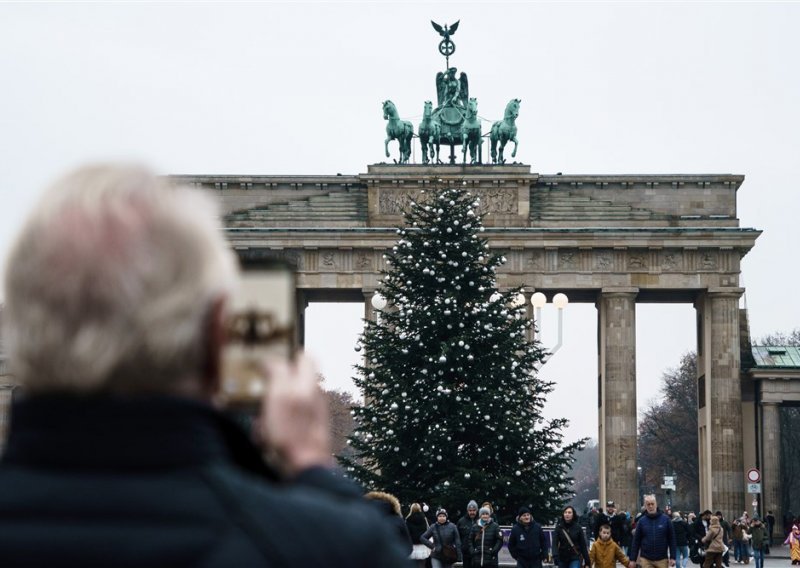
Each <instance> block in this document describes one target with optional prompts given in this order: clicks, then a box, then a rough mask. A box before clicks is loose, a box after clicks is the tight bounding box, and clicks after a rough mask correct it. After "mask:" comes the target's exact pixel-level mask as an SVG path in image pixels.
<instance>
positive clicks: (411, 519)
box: [406, 503, 431, 568]
mask: <svg viewBox="0 0 800 568" xmlns="http://www.w3.org/2000/svg"><path fill="white" fill-rule="evenodd" d="M429 526H430V525H429V524H428V519H426V518H425V513H423V512H422V506H421V505H420V504H419V503H412V504H411V508H410V509H409V511H408V516H407V517H406V528H407V529H408V534H409V536H411V542H412V543H414V548H413V550H412V551H411V559H412V560H415V561H416V565H417V567H418V568H422V567H423V566H425V560H426V559H427V558H428V557H429V556H430V555H431V549H430V548H428V547H427V546H426V545H424V544H422V541H421V540H420V539H421V538H422V535H423V534H425V531H427V530H428V527H429Z"/></svg>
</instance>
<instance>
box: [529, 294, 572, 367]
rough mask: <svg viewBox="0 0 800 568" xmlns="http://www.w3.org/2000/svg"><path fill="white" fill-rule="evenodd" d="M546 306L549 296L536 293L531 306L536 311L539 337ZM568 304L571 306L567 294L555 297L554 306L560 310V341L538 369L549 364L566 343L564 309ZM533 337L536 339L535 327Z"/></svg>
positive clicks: (535, 320) (548, 352) (549, 350)
mask: <svg viewBox="0 0 800 568" xmlns="http://www.w3.org/2000/svg"><path fill="white" fill-rule="evenodd" d="M545 304H547V296H545V295H544V294H543V293H542V292H536V293H535V294H533V295H532V296H531V305H532V306H533V307H534V308H535V309H536V316H535V318H534V324H535V325H538V326H539V327H540V330H539V335H541V324H542V308H543V307H544V306H545ZM567 304H569V298H568V297H567V295H566V294H564V293H562V292H559V293H558V294H556V295H555V296H553V305H554V306H555V307H556V308H557V309H558V341H557V342H556V344H555V345H554V346H553V348H552V349H548V350H547V354H546V355H545V356H544V358H543V359H542V361H541V363H540V364H539V366H538V367H537V368H540V367H541V366H542V365H544V364H545V363H547V361H549V360H550V357H552V356H553V355H555V353H556V351H558V350H559V349H561V346H562V345H563V343H564V341H563V339H564V308H566V307H567ZM533 337H534V339H536V329H535V327H534V336H533Z"/></svg>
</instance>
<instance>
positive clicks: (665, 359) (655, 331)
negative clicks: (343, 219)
mask: <svg viewBox="0 0 800 568" xmlns="http://www.w3.org/2000/svg"><path fill="white" fill-rule="evenodd" d="M431 19H434V20H435V21H437V22H439V23H442V24H444V23H448V24H452V23H453V22H454V21H456V20H459V19H460V20H461V24H460V27H459V29H458V32H457V33H456V34H455V35H454V36H453V40H454V41H455V43H456V46H457V51H456V53H455V54H454V55H453V57H452V58H451V64H452V65H455V66H457V67H458V68H459V70H460V71H465V72H466V73H467V74H468V75H469V82H470V96H474V97H477V98H478V105H479V107H478V108H479V114H480V115H481V116H482V117H484V118H486V119H488V120H496V119H499V118H502V113H503V108H504V107H505V103H506V102H507V101H508V100H509V99H510V98H520V99H522V104H521V108H520V116H519V119H518V120H517V126H518V129H519V134H518V137H519V140H520V145H519V152H518V154H517V160H519V161H521V162H524V163H526V164H530V165H531V167H532V171H533V172H538V173H543V174H553V173H555V172H563V173H564V174H672V173H675V174H685V173H698V174H705V173H707V174H714V173H733V174H743V175H745V176H746V177H745V182H744V184H743V185H742V187H741V189H740V190H739V210H738V213H739V218H740V219H741V225H742V226H743V227H754V228H757V229H762V230H764V234H763V235H762V237H761V238H760V239H759V240H758V242H757V244H756V247H755V249H754V250H753V251H752V252H751V253H750V254H748V255H747V257H745V259H744V261H743V273H742V283H743V284H744V285H745V286H746V288H747V296H746V301H747V305H748V307H749V309H750V325H751V330H752V334H753V335H754V336H756V337H758V336H760V335H764V334H766V333H769V332H773V331H788V330H790V329H793V328H795V327H798V326H800V302H798V299H797V293H796V287H797V286H796V284H797V282H798V277H800V270H798V266H800V262H798V257H797V243H798V232H799V230H798V225H799V223H798V221H797V211H798V206H799V205H800V197H798V193H799V192H800V188H798V187H796V186H795V185H794V184H795V179H794V176H795V175H797V173H798V157H800V143H799V141H800V112H799V111H798V109H797V105H798V104H800V79H798V71H797V57H798V54H799V53H800V34H798V33H797V30H798V28H800V5H798V4H797V3H766V2H759V3H757V4H756V3H752V4H748V3H735V4H734V3H699V2H691V3H663V4H662V3H635V2H628V3H599V2H596V3H595V2H593V3H507V4H503V3H491V4H489V3H468V4H467V3H464V4H459V3H447V4H431V3H425V4H411V3H408V2H403V3H377V2H376V3H337V2H331V3H327V2H324V3H296V2H295V3H292V4H266V3H243V4H233V3H230V2H226V3H224V4H215V3H202V4H191V3H187V4H159V3H102V4H101V3H92V4H78V3H66V2H61V3H57V4H56V3H53V4H48V3H37V4H30V3H28V4H0V85H2V94H0V102H2V104H0V192H2V193H0V195H1V196H2V199H1V200H0V261H3V260H4V259H5V257H6V254H7V249H8V246H9V243H10V240H11V239H12V236H13V234H14V233H15V232H16V231H17V230H18V229H19V226H20V223H21V220H22V218H23V217H24V215H25V213H26V211H27V210H28V209H29V208H30V207H31V205H32V203H33V201H34V199H35V198H36V196H37V194H38V193H39V192H40V190H41V188H42V187H43V186H44V185H45V184H46V183H47V182H48V181H50V180H52V179H53V178H54V177H55V176H57V175H58V174H59V173H61V172H63V171H64V170H65V169H68V168H71V167H74V166H76V165H78V164H80V163H83V162H85V161H88V160H101V159H135V160H142V161H145V162H148V163H150V164H152V165H153V166H154V167H155V168H156V169H157V171H159V172H160V173H164V174H329V175H330V174H336V173H337V172H341V173H345V174H357V173H360V172H365V171H366V168H367V164H371V163H376V162H380V161H383V160H384V157H383V153H382V152H383V138H384V128H385V123H384V121H383V119H382V112H381V102H382V101H383V100H385V99H387V98H388V99H392V100H393V101H394V102H395V103H396V105H397V107H398V109H399V111H400V114H401V115H402V117H403V118H406V119H410V120H412V121H413V122H414V123H415V124H417V123H418V122H419V116H420V115H421V113H422V105H423V102H424V101H425V100H430V99H433V100H435V74H436V72H437V71H440V70H442V69H443V67H444V61H443V58H442V57H441V56H440V55H439V54H438V52H437V49H436V46H437V43H438V41H439V39H440V38H439V37H438V36H437V35H436V33H435V32H434V31H433V29H432V28H431V25H430V22H429V20H431ZM392 149H393V151H395V152H396V146H395V145H394V143H393V145H392ZM417 159H419V158H418V157H417ZM362 310H363V307H361V306H354V305H341V306H333V307H331V306H312V307H310V308H309V312H308V322H309V325H308V327H309V329H308V336H307V343H308V345H309V349H310V350H311V351H313V352H314V353H315V354H316V355H317V357H318V358H319V360H320V363H321V366H322V368H323V372H324V374H325V375H326V376H327V377H328V385H329V386H331V387H336V388H351V387H348V377H349V376H350V375H351V371H350V369H349V365H351V364H352V363H353V362H354V361H355V357H356V354H355V352H354V351H353V344H354V342H355V336H356V334H357V333H358V330H359V326H360V323H359V317H360V316H361V315H362ZM544 317H545V321H544V326H545V334H544V342H545V344H546V345H552V344H553V343H554V342H555V327H554V325H555V320H556V316H555V311H554V310H552V309H546V310H545V314H544ZM565 321H566V327H565V346H564V348H563V349H562V350H561V351H560V352H559V353H558V354H557V355H556V356H555V357H554V358H553V359H552V360H551V362H549V363H548V364H547V365H546V366H545V367H544V368H543V370H542V372H543V373H544V375H545V377H547V378H549V379H551V380H554V381H556V383H557V387H556V392H555V393H553V395H552V396H551V399H550V404H549V405H548V409H547V412H548V414H549V415H550V416H562V415H564V416H567V417H568V418H570V419H571V420H572V426H571V427H570V429H569V430H568V438H570V439H574V438H576V437H578V436H592V437H594V436H596V435H597V411H596V408H597V385H596V382H597V379H596V377H597V358H596V341H597V339H596V310H595V308H594V306H592V305H589V304H580V305H570V306H569V307H568V309H567V311H566V317H565ZM348 327H349V328H350V331H349V332H346V328H348ZM637 335H638V338H639V341H638V352H637V373H638V377H639V379H638V380H639V385H638V387H639V388H638V398H639V405H640V408H641V407H643V406H644V405H646V404H647V402H648V401H649V400H651V399H652V398H653V397H655V396H656V395H657V390H658V383H659V377H660V375H661V373H662V372H663V371H664V370H665V369H667V368H669V367H675V366H677V364H678V361H679V359H680V356H681V355H682V354H683V353H684V352H686V351H688V350H690V349H693V348H694V344H695V337H694V335H695V330H694V313H693V309H692V308H691V306H689V305H685V306H684V305H679V306H653V305H647V306H639V307H638V308H637Z"/></svg>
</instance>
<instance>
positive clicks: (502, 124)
mask: <svg viewBox="0 0 800 568" xmlns="http://www.w3.org/2000/svg"><path fill="white" fill-rule="evenodd" d="M520 102H521V101H520V99H511V100H510V101H508V104H507V105H506V112H505V115H504V116H503V120H498V121H497V122H495V123H494V124H492V132H491V135H490V136H491V142H492V163H493V164H505V163H506V161H505V159H504V158H503V149H504V148H505V147H506V143H507V142H508V141H509V140H510V141H512V142H513V143H514V151H513V152H511V157H512V158H513V157H514V156H516V155H517V125H516V123H515V121H516V120H517V117H518V116H519V103H520ZM498 143H499V144H500V148H499V152H498V150H497V144H498Z"/></svg>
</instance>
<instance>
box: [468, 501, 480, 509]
mask: <svg viewBox="0 0 800 568" xmlns="http://www.w3.org/2000/svg"><path fill="white" fill-rule="evenodd" d="M470 509H475V510H476V511H477V510H478V502H477V501H475V499H473V500H472V501H470V502H469V503H467V511H469V510H470Z"/></svg>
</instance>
